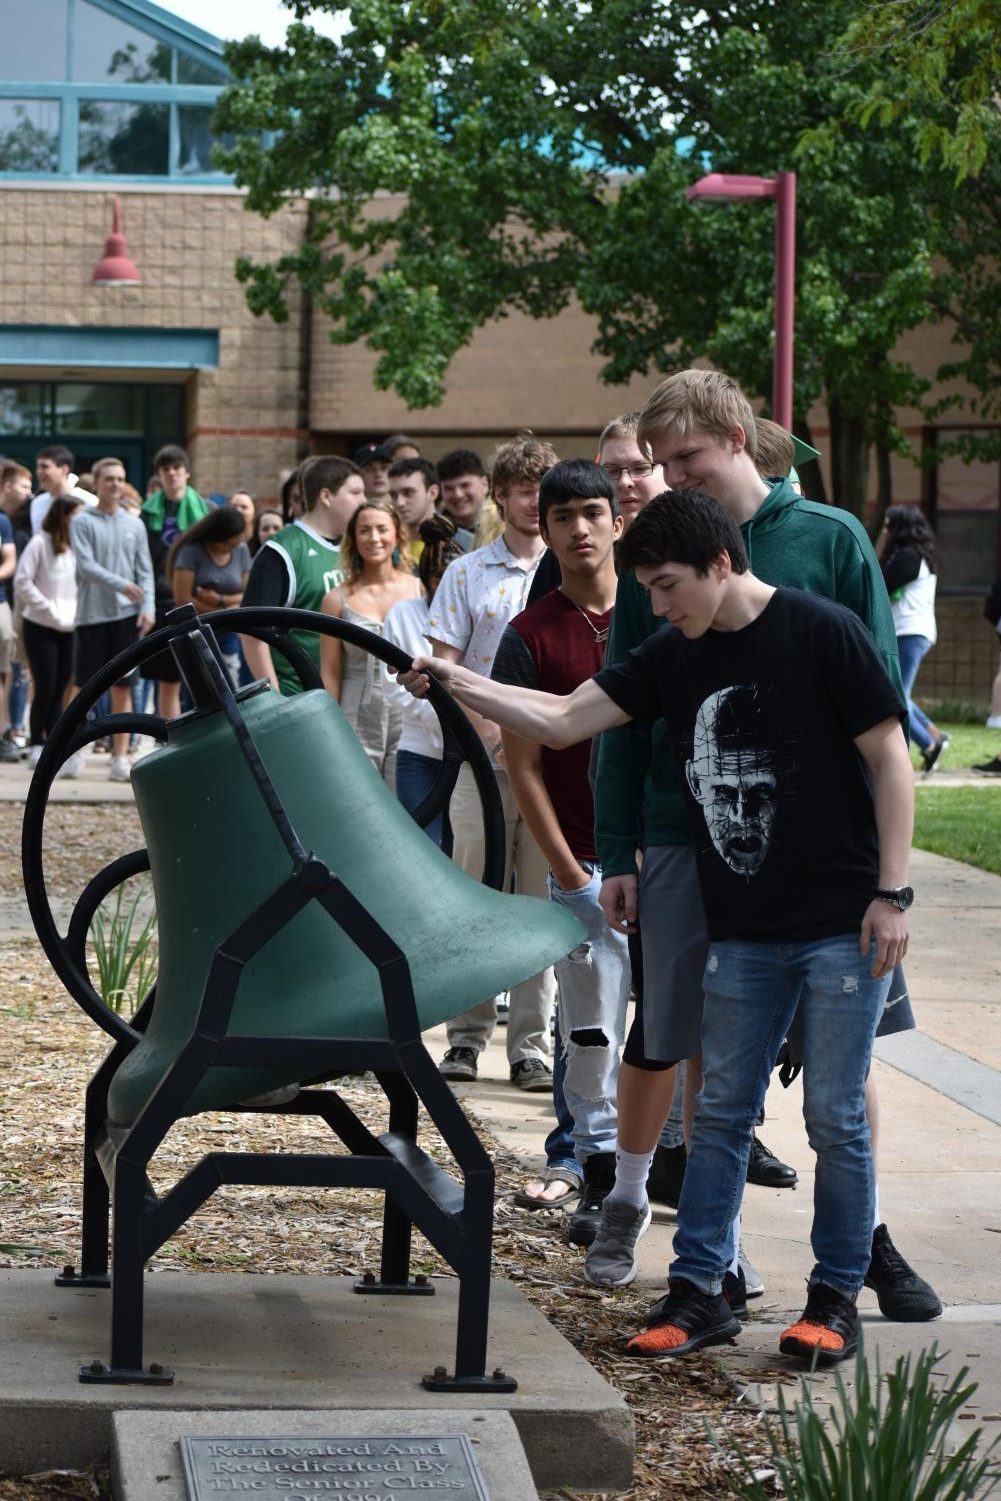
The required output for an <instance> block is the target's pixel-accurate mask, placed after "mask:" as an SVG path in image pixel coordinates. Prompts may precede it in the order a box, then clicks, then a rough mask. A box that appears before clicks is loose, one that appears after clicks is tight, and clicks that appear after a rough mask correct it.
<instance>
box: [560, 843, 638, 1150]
mask: <svg viewBox="0 0 1001 1501" xmlns="http://www.w3.org/2000/svg"><path fill="white" fill-rule="evenodd" d="M582 863H583V867H584V869H585V870H587V871H589V872H590V877H591V879H590V880H589V881H588V883H587V885H586V886H582V887H581V888H580V890H579V891H564V889H563V888H562V886H557V884H556V882H555V881H554V880H553V876H552V872H550V875H549V896H550V899H551V900H552V901H554V902H558V903H559V904H560V906H561V907H566V908H567V909H568V911H570V912H572V913H573V914H574V916H575V917H577V918H579V919H580V921H581V922H582V923H583V924H584V927H585V928H586V930H587V938H586V939H585V941H584V942H583V943H581V944H578V946H577V947H576V948H575V949H572V950H571V952H570V953H569V954H568V955H567V956H566V958H565V959H561V960H560V961H559V963H558V964H557V966H556V978H557V980H558V981H559V987H560V1000H559V1013H560V1032H561V1035H562V1038H563V1044H564V1046H565V1048H566V1053H567V1071H566V1078H565V1080H564V1086H563V1087H564V1091H565V1093H566V1101H567V1106H568V1108H569V1110H570V1114H571V1115H572V1116H573V1136H574V1152H575V1154H576V1157H577V1161H578V1162H580V1163H583V1162H584V1160H585V1158H587V1157H591V1156H593V1155H594V1153H595V1152H614V1151H615V1131H616V1109H615V1092H616V1085H617V1083H618V1077H619V1052H620V1050H621V1047H622V1043H623V1041H624V1038H625V1028H626V1002H627V1001H628V999H629V948H628V944H627V942H626V937H625V934H624V933H616V932H615V931H614V930H613V929H612V928H610V927H609V926H608V924H607V923H606V921H605V914H604V913H603V912H602V910H601V907H600V906H599V904H598V893H599V891H600V890H601V867H600V866H599V865H593V864H591V863H590V862H587V861H585V862H582Z"/></svg>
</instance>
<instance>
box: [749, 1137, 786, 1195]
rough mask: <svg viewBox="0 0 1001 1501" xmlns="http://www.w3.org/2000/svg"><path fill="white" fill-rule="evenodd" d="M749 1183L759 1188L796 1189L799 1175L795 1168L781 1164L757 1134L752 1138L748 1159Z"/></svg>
mask: <svg viewBox="0 0 1001 1501" xmlns="http://www.w3.org/2000/svg"><path fill="white" fill-rule="evenodd" d="M747 1181H748V1183H756V1184H757V1185H758V1187H759V1188H795V1187H796V1184H797V1183H798V1182H799V1174H798V1173H797V1171H796V1169H795V1168H794V1167H787V1165H786V1164H785V1163H784V1162H780V1161H779V1159H778V1158H777V1157H776V1156H775V1153H774V1152H770V1151H769V1150H768V1148H767V1147H766V1146H765V1144H764V1142H763V1141H761V1140H760V1138H759V1137H758V1135H757V1133H755V1134H754V1135H752V1137H751V1152H750V1156H749V1157H748V1159H747Z"/></svg>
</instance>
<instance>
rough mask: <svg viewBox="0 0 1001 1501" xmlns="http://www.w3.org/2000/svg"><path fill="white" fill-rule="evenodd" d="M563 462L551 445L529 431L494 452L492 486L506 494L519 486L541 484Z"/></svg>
mask: <svg viewBox="0 0 1001 1501" xmlns="http://www.w3.org/2000/svg"><path fill="white" fill-rule="evenodd" d="M558 462H559V454H558V453H557V452H556V450H555V448H554V447H553V446H552V444H551V443H545V442H543V440H542V439H541V438H537V437H536V436H535V434H534V433H532V432H529V431H528V430H527V429H526V430H525V431H524V432H520V433H519V434H518V436H517V437H516V438H512V439H511V440H510V441H509V442H507V443H501V445H500V446H499V447H498V448H496V449H495V450H494V453H493V456H492V457H491V460H490V475H491V487H492V489H493V492H494V496H495V498H496V496H497V492H498V491H501V492H502V493H506V492H507V491H508V490H510V489H513V487H514V486H515V485H537V484H538V483H539V481H540V480H541V479H542V476H543V475H544V474H545V473H546V471H547V470H549V469H552V467H553V465H554V464H556V463H558Z"/></svg>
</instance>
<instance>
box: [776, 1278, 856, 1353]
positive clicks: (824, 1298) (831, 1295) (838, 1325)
mask: <svg viewBox="0 0 1001 1501" xmlns="http://www.w3.org/2000/svg"><path fill="white" fill-rule="evenodd" d="M857 1344H858V1311H857V1309H856V1307H855V1300H854V1298H846V1297H844V1296H843V1295H842V1294H841V1293H839V1292H837V1291H836V1290H835V1289H834V1288H833V1287H827V1286H826V1285H825V1284H824V1283H823V1282H818V1283H816V1284H815V1285H814V1286H813V1287H811V1288H810V1292H809V1296H808V1297H807V1300H806V1307H805V1308H804V1310H803V1312H802V1314H801V1315H800V1317H799V1318H798V1319H797V1320H796V1322H795V1324H793V1325H791V1326H790V1328H788V1329H786V1330H785V1332H784V1333H783V1335H782V1337H781V1339H780V1340H779V1349H780V1350H781V1351H782V1354H783V1355H800V1356H802V1358H803V1359H804V1360H811V1361H812V1360H816V1362H817V1364H818V1365H833V1364H834V1362H835V1361H838V1360H844V1358H845V1356H846V1355H851V1354H853V1353H854V1350H855V1347H856V1345H857Z"/></svg>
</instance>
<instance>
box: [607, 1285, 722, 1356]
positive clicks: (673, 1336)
mask: <svg viewBox="0 0 1001 1501" xmlns="http://www.w3.org/2000/svg"><path fill="white" fill-rule="evenodd" d="M739 1333H740V1324H739V1323H738V1322H737V1319H736V1318H735V1317H734V1314H733V1311H732V1309H731V1308H730V1305H729V1303H728V1302H727V1301H726V1299H725V1298H724V1296H723V1294H722V1293H716V1294H712V1293H703V1292H700V1291H699V1289H698V1288H697V1287H695V1286H693V1284H692V1283H691V1282H686V1281H685V1280H684V1278H683V1277H672V1278H671V1284H670V1288H669V1290H668V1292H666V1293H665V1295H664V1296H663V1297H662V1298H660V1299H658V1301H657V1302H656V1303H655V1304H654V1305H653V1307H652V1308H651V1310H650V1312H649V1313H648V1314H647V1319H646V1328H645V1329H644V1330H643V1332H642V1334H634V1335H633V1337H632V1339H631V1340H630V1341H629V1343H628V1344H627V1345H626V1354H627V1355H640V1356H642V1357H644V1358H645V1359H647V1360H651V1359H653V1360H656V1359H659V1358H661V1357H663V1356H667V1355H687V1354H688V1353H689V1351H690V1350H701V1349H702V1348H703V1346H705V1345H723V1344H726V1342H727V1340H731V1339H733V1338H734V1336H735V1335H737V1334H739Z"/></svg>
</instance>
